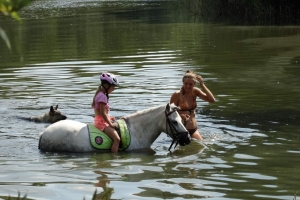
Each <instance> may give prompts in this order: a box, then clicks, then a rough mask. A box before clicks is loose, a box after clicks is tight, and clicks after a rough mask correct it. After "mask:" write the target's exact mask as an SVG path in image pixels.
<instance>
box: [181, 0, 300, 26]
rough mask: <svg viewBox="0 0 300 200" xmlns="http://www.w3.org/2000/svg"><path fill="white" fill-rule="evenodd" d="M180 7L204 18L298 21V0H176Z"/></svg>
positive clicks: (276, 22)
mask: <svg viewBox="0 0 300 200" xmlns="http://www.w3.org/2000/svg"><path fill="white" fill-rule="evenodd" d="M177 2H179V4H180V5H182V6H181V7H183V8H185V9H186V10H188V11H189V12H190V13H192V14H193V15H195V16H200V17H202V18H204V19H210V20H219V19H229V20H234V19H236V20H240V21H244V22H245V21H247V22H251V23H257V22H262V21H263V22H268V23H275V24H281V23H287V22H288V23H298V22H299V16H300V15H299V13H300V10H299V8H300V1H299V0H177Z"/></svg>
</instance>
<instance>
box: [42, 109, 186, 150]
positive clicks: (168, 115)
mask: <svg viewBox="0 0 300 200" xmlns="http://www.w3.org/2000/svg"><path fill="white" fill-rule="evenodd" d="M177 109H178V108H177V107H176V106H175V105H173V104H172V105H170V104H167V106H158V107H153V108H149V109H147V110H143V111H139V112H137V113H134V114H131V115H129V116H126V117H124V119H125V121H126V124H127V128H128V130H129V132H130V135H131V142H130V145H129V146H128V147H127V149H126V150H128V151H129V150H134V149H143V148H150V146H151V145H152V143H153V142H154V141H155V140H156V139H157V138H158V136H159V135H160V134H161V132H165V133H167V134H168V135H169V136H170V137H171V138H172V139H173V140H176V141H179V144H180V145H182V146H183V145H187V144H189V143H190V137H189V134H188V132H187V130H186V129H185V127H184V125H183V124H182V123H181V118H180V116H179V115H178V113H177V111H176V110H177ZM167 124H168V126H167ZM168 127H169V128H168ZM89 137H90V136H89V130H88V127H87V124H84V123H81V122H77V121H72V120H64V121H59V122H56V123H54V124H52V125H50V126H48V127H47V128H46V130H45V131H44V132H43V133H42V134H41V136H40V142H39V149H41V150H44V151H68V152H90V151H97V149H95V148H93V147H92V145H91V142H90V138H89Z"/></svg>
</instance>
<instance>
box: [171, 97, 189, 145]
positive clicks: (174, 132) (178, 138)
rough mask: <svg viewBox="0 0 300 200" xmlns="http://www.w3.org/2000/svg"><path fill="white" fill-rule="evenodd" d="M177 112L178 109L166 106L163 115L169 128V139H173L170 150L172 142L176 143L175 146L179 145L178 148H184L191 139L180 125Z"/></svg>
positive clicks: (173, 106)
mask: <svg viewBox="0 0 300 200" xmlns="http://www.w3.org/2000/svg"><path fill="white" fill-rule="evenodd" d="M177 110H179V108H178V107H177V106H175V105H174V104H173V103H172V104H169V103H168V104H167V106H166V110H165V114H166V118H167V127H166V129H168V126H169V128H170V133H169V135H170V137H171V138H172V139H173V142H172V144H171V146H170V148H169V150H170V149H171V147H172V145H173V144H174V142H176V145H177V144H178V143H179V145H180V146H185V145H188V144H190V142H191V137H190V134H189V133H188V131H187V130H186V128H185V127H184V125H183V124H182V121H181V117H180V116H179V114H178V112H177ZM175 147H176V146H175Z"/></svg>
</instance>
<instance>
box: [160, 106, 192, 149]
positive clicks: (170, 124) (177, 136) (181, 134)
mask: <svg viewBox="0 0 300 200" xmlns="http://www.w3.org/2000/svg"><path fill="white" fill-rule="evenodd" d="M177 110H178V109H176V108H175V109H172V111H170V112H169V113H168V112H167V108H166V110H165V116H166V132H168V127H169V128H170V131H171V133H172V134H173V137H174V139H173V141H172V143H171V146H170V147H169V149H168V151H170V149H171V148H172V146H173V144H174V143H175V142H176V144H175V146H174V149H175V148H176V146H177V145H178V143H180V145H182V146H184V145H186V143H185V141H184V142H181V141H180V140H181V139H183V137H185V136H186V135H188V136H189V134H188V132H186V131H184V132H179V131H178V130H176V128H175V126H174V124H173V122H172V121H171V120H170V119H169V116H170V115H171V114H173V113H174V112H177Z"/></svg>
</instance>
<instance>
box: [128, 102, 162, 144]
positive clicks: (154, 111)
mask: <svg viewBox="0 0 300 200" xmlns="http://www.w3.org/2000/svg"><path fill="white" fill-rule="evenodd" d="M164 118H165V117H164V106H159V107H154V108H150V109H147V110H144V111H139V112H137V113H135V114H132V115H129V116H128V117H125V119H126V121H127V123H128V128H129V131H130V134H131V143H133V144H134V146H136V147H137V148H149V147H150V146H151V144H152V143H153V142H154V141H155V140H156V139H157V138H158V136H159V135H160V134H161V132H162V127H163V121H164Z"/></svg>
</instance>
